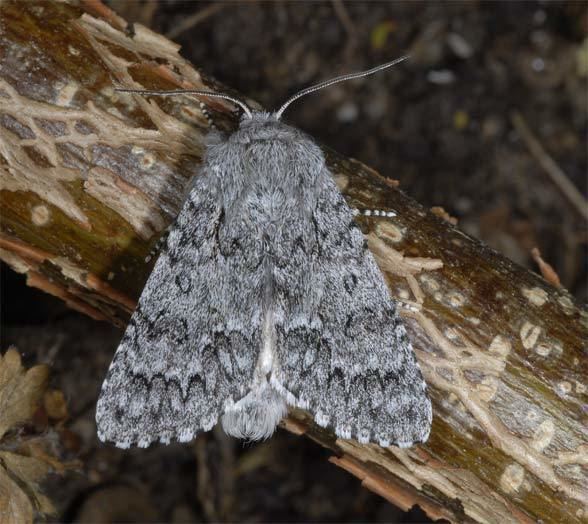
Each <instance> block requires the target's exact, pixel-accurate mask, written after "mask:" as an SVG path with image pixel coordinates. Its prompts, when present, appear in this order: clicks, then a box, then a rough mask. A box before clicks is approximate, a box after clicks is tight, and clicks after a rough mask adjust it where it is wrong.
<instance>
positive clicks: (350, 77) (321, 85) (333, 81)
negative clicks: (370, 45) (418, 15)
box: [276, 55, 409, 120]
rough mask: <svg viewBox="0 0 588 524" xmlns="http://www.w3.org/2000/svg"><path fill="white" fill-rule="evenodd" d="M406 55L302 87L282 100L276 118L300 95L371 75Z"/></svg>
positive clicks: (396, 62)
mask: <svg viewBox="0 0 588 524" xmlns="http://www.w3.org/2000/svg"><path fill="white" fill-rule="evenodd" d="M408 57H409V55H405V56H401V57H400V58H397V59H396V60H392V62H386V63H385V64H380V65H379V66H376V67H373V68H372V69H368V70H367V71H360V72H359V73H349V74H346V75H341V76H337V77H335V78H331V79H330V80H324V81H322V82H320V83H318V84H316V85H313V86H310V87H307V88H306V89H303V90H302V91H299V92H298V93H296V94H295V95H292V96H291V97H290V98H288V100H286V102H284V104H283V105H282V107H280V109H278V111H277V112H276V118H277V119H278V120H279V119H280V118H281V116H282V114H283V113H284V111H285V110H286V108H287V107H288V106H289V105H290V104H291V103H292V102H294V101H295V100H298V99H299V98H300V97H302V96H305V95H308V94H310V93H314V92H315V91H318V90H319V89H323V88H324V87H329V86H332V85H333V84H338V83H339V82H345V81H346V80H354V79H355V78H362V77H364V76H369V75H373V74H374V73H377V72H378V71H382V70H383V69H388V68H389V67H392V66H393V65H396V64H398V63H400V62H403V61H404V60H406V59H407V58H408Z"/></svg>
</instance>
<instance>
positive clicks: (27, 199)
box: [0, 1, 588, 522]
mask: <svg viewBox="0 0 588 524" xmlns="http://www.w3.org/2000/svg"><path fill="white" fill-rule="evenodd" d="M82 5H84V6H85V7H83V8H80V7H74V6H72V5H69V4H63V3H58V2H53V3H39V4H37V3H26V4H23V3H20V2H16V1H13V2H11V1H7V2H4V3H3V4H2V6H1V7H0V9H1V13H0V16H1V19H0V24H1V26H2V27H3V31H2V33H0V49H1V51H2V56H3V59H2V64H1V67H0V169H1V180H0V184H1V185H0V198H1V205H2V233H1V236H0V256H1V258H2V260H4V261H5V262H6V263H8V264H9V265H10V266H11V267H12V268H14V269H15V270H16V271H18V272H21V273H25V274H26V275H27V278H28V283H29V284H30V285H34V286H36V287H39V288H41V289H43V290H45V291H47V292H48V293H51V294H54V295H57V296H59V297H61V298H62V299H63V300H65V301H67V302H68V304H69V305H70V306H71V307H73V308H75V309H78V310H80V311H82V312H83V313H85V314H87V315H90V316H92V317H94V318H98V319H102V320H107V321H109V322H113V323H115V324H117V325H120V326H124V325H125V323H126V322H127V320H128V318H129V315H130V313H131V312H132V310H133V307H134V305H135V302H136V300H137V298H138V296H139V295H140V293H141V289H142V287H143V285H144V283H145V280H146V279H147V277H148V275H149V272H150V270H151V268H152V264H148V263H145V262H144V260H145V257H146V256H147V255H148V253H149V251H150V249H151V248H152V247H153V246H154V245H155V242H156V240H157V238H158V237H159V236H160V234H161V233H162V231H163V230H164V229H165V227H166V226H167V225H168V224H169V223H170V222H171V221H172V220H173V218H174V217H175V216H176V214H177V213H178V211H179V209H180V207H181V204H182V201H183V199H184V196H185V192H186V190H187V187H188V185H189V180H190V178H191V177H192V176H194V175H195V174H196V173H197V171H198V165H199V162H200V159H201V153H202V150H203V147H204V145H203V141H204V137H205V135H206V133H207V132H208V129H209V128H210V125H211V124H214V125H215V126H217V127H218V128H220V129H225V130H231V129H234V128H235V126H236V117H235V112H234V109H235V108H234V107H233V106H232V105H231V104H230V103H229V102H226V101H223V100H217V99H204V98H202V99H201V100H202V102H201V103H200V104H199V103H198V102H196V101H195V100H193V99H182V98H181V97H178V98H175V99H173V100H171V99H157V100H151V99H142V98H139V97H136V96H130V95H123V94H118V93H116V92H114V90H113V86H114V85H115V84H116V85H123V86H125V87H129V88H147V89H172V88H178V87H186V88H204V89H216V88H217V87H218V86H217V84H215V82H213V81H212V80H210V79H205V78H203V76H202V75H201V74H200V73H199V72H198V71H197V70H195V69H194V68H193V67H192V66H191V65H190V64H189V63H188V62H186V61H185V60H183V59H182V58H181V57H180V56H179V55H178V47H177V46H176V45H175V44H173V43H171V42H169V41H168V40H166V39H165V38H164V37H162V36H160V35H158V34H155V33H153V32H151V31H149V30H148V29H146V28H144V27H142V26H139V25H136V26H134V34H132V33H131V32H125V30H124V29H125V27H127V24H126V22H125V21H124V20H122V19H121V18H119V17H118V16H117V15H116V14H114V13H113V12H111V11H110V10H109V9H108V8H106V7H105V6H104V5H102V4H100V3H99V2H98V1H91V2H90V1H88V2H85V3H83V4H82ZM223 90H225V89H223ZM252 103H253V102H252ZM325 154H326V157H327V161H328V163H329V166H330V168H331V170H332V172H333V173H334V175H335V177H336V180H337V183H338V185H339V187H340V188H341V190H342V191H343V193H344V194H345V196H346V198H347V199H348V202H349V203H350V204H351V205H352V206H354V207H358V208H372V209H393V210H395V211H396V212H397V213H398V216H397V217H396V218H394V219H389V218H385V219H384V218H380V217H375V216H372V217H360V218H359V219H358V220H359V222H360V225H361V227H362V229H363V231H364V233H365V235H366V237H367V239H368V242H369V245H370V247H371V249H372V250H373V252H374V254H375V256H376V258H377V260H378V263H379V264H380V266H381V268H382V270H383V271H384V272H385V273H386V275H387V278H388V282H389V284H390V289H391V292H392V293H393V295H394V296H396V297H399V298H401V299H403V300H405V301H409V302H412V303H413V304H414V306H415V308H414V311H411V312H409V313H407V319H406V323H407V327H408V329H409V334H410V336H411V339H412V341H413V344H414V346H415V348H416V351H417V355H418V358H419V361H420V363H421V367H422V369H423V372H424V375H425V378H426V380H427V382H428V384H429V385H430V387H431V392H432V398H433V401H434V422H433V431H432V434H431V438H430V440H429V442H427V444H426V445H422V446H418V447H415V448H411V449H398V448H394V447H391V448H388V449H382V448H380V447H378V446H375V445H361V444H358V443H357V442H354V441H345V440H340V439H337V438H336V437H335V436H334V435H333V434H332V433H329V432H327V431H325V430H323V429H321V428H319V427H317V426H315V425H314V424H313V423H312V421H311V419H310V418H309V417H308V416H307V415H306V414H305V413H303V412H300V411H294V412H293V413H292V414H291V417H290V418H289V419H288V420H287V421H286V422H285V423H284V426H285V427H286V428H287V429H289V430H291V431H294V432H296V433H300V434H302V433H304V434H306V435H308V436H309V437H310V438H312V439H314V440H316V441H317V442H319V443H320V444H321V445H323V446H326V447H328V448H330V449H332V450H333V451H334V454H335V455H336V458H333V462H334V463H336V464H338V465H339V466H341V467H343V468H345V469H346V470H348V471H350V472H351V473H353V474H354V475H356V476H358V477H359V478H360V479H362V482H363V483H364V485H366V486H367V487H369V488H370V489H372V490H374V491H376V492H377V493H380V494H381V495H382V496H384V497H386V498H388V499H389V500H391V501H393V502H394V503H395V504H398V505H399V506H401V507H405V508H408V507H410V506H411V505H412V504H415V503H418V504H420V505H421V506H422V507H423V508H424V509H425V510H426V511H427V512H428V513H429V515H431V516H432V517H434V518H439V517H443V518H447V519H450V520H454V521H477V522H498V521H505V522H512V521H516V522H527V521H532V520H535V519H537V518H541V519H543V520H544V521H546V522H548V521H551V522H582V521H583V519H585V518H586V511H587V509H586V508H587V507H588V495H587V493H588V473H587V469H586V465H587V464H588V438H587V435H586V422H587V420H586V417H587V415H586V413H587V412H586V404H587V398H586V383H585V380H586V376H587V369H586V356H585V355H586V353H585V352H583V351H585V350H583V344H584V343H585V341H586V339H587V338H588V337H587V335H588V327H587V323H588V322H587V320H588V316H587V314H586V312H581V311H580V310H579V309H578V307H577V306H576V305H575V303H574V301H573V299H572V297H570V296H569V294H568V293H567V292H566V291H565V290H563V289H556V288H554V287H552V286H550V285H549V284H548V283H547V282H545V281H544V280H543V279H542V278H540V277H539V276H538V275H536V274H534V273H531V272H530V271H527V270H525V269H523V268H520V267H518V266H516V265H515V264H513V263H512V262H511V261H509V260H507V259H506V258H504V257H502V256H501V255H499V254H498V253H495V252H494V251H492V250H490V249H489V248H487V247H486V246H484V245H482V244H481V243H479V242H477V241H476V240H473V239H471V238H469V237H468V236H466V235H465V234H463V233H462V232H461V231H459V230H458V229H457V228H456V227H454V225H452V224H451V223H450V222H449V221H447V220H444V219H443V218H440V217H438V216H436V214H435V213H431V212H429V211H427V210H425V209H423V208H422V207H421V206H420V205H418V204H417V203H415V202H414V201H412V200H411V199H410V198H408V197H407V196H406V195H404V194H403V193H402V192H400V191H399V190H398V189H397V187H396V186H397V184H396V183H394V182H393V181H390V180H388V179H385V178H383V177H381V176H380V175H378V174H377V173H375V172H374V171H373V170H371V169H369V168H367V167H366V166H364V165H362V164H360V163H358V162H356V161H354V160H350V159H347V158H345V157H343V156H341V155H339V154H337V153H334V152H332V151H328V150H325ZM390 171H393V169H392V167H391V168H390Z"/></svg>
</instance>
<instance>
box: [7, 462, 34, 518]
mask: <svg viewBox="0 0 588 524" xmlns="http://www.w3.org/2000/svg"><path fill="white" fill-rule="evenodd" d="M0 517H2V523H3V524H22V523H23V522H32V521H33V505H32V504H31V501H30V500H29V498H28V497H27V495H26V494H25V492H24V491H22V490H21V489H20V488H19V487H18V484H16V482H14V481H13V480H12V479H11V478H10V476H9V475H8V473H7V472H6V470H4V469H3V468H0Z"/></svg>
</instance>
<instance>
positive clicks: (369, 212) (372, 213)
mask: <svg viewBox="0 0 588 524" xmlns="http://www.w3.org/2000/svg"><path fill="white" fill-rule="evenodd" d="M352 211H353V215H354V216H358V215H361V216H364V217H388V218H390V217H395V216H396V212H395V211H390V210H386V209H357V208H353V209H352Z"/></svg>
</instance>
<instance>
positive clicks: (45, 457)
mask: <svg viewBox="0 0 588 524" xmlns="http://www.w3.org/2000/svg"><path fill="white" fill-rule="evenodd" d="M48 377H49V368H48V367H47V366H44V365H38V366H34V367H32V368H30V369H29V370H25V369H24V368H23V366H22V362H21V358H20V355H19V353H18V351H17V350H16V349H14V348H10V349H9V350H8V351H7V352H6V353H5V354H4V355H3V356H2V355H0V445H1V446H2V448H3V449H4V450H3V451H0V522H2V524H4V523H7V524H12V523H15V524H16V523H18V524H22V523H29V522H31V523H32V522H33V519H34V517H35V515H36V514H37V513H44V514H47V513H53V512H54V510H55V508H54V507H53V504H52V503H51V501H50V500H49V499H48V498H47V497H46V496H45V495H43V494H42V493H41V491H40V487H39V484H40V482H41V481H42V480H43V479H44V478H45V477H46V476H47V474H48V473H49V472H50V471H57V472H63V470H64V468H65V466H64V465H63V464H62V463H61V462H60V461H59V460H58V459H57V458H56V457H54V456H53V455H52V454H50V453H49V452H48V451H47V449H45V448H49V446H48V445H47V442H46V439H45V438H44V437H39V436H34V435H33V436H29V437H26V436H25V437H23V436H22V435H21V434H20V433H15V432H11V431H10V430H11V429H14V428H16V427H18V426H19V425H21V424H23V423H25V422H30V421H31V418H33V416H34V414H35V412H37V410H38V407H39V404H40V403H41V400H42V399H43V400H44V402H43V403H44V404H45V406H46V407H47V406H49V408H50V409H49V410H47V411H48V413H49V415H50V416H51V417H52V418H61V419H63V418H65V417H66V416H67V408H66V406H65V401H64V400H63V394H61V392H55V391H52V392H50V393H48V394H47V393H46V388H47V382H48ZM54 415H56V416H54ZM57 415H58V416H57ZM8 449H10V450H14V451H7V450H8Z"/></svg>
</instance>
